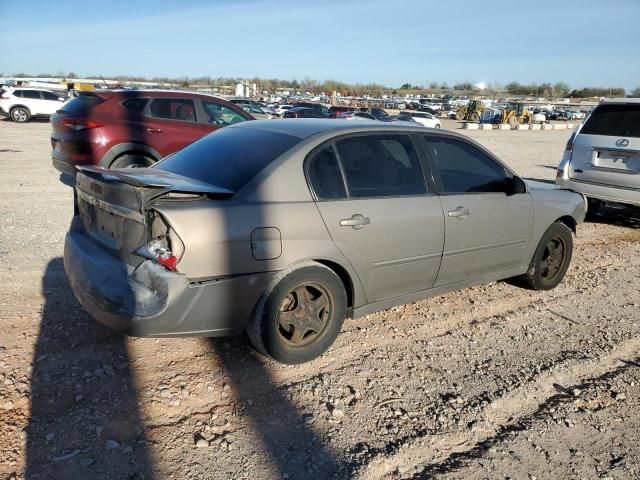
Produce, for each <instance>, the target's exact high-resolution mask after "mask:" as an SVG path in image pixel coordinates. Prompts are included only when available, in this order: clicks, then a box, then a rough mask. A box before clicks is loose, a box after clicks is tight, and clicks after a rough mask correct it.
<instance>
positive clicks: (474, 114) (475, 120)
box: [469, 112, 480, 123]
mask: <svg viewBox="0 0 640 480" xmlns="http://www.w3.org/2000/svg"><path fill="white" fill-rule="evenodd" d="M469 120H471V121H472V122H473V123H479V122H480V114H479V113H478V112H472V113H471V115H469Z"/></svg>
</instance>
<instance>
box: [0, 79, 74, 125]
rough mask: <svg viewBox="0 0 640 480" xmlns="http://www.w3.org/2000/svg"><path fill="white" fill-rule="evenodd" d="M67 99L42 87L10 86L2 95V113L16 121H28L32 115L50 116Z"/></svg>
mask: <svg viewBox="0 0 640 480" xmlns="http://www.w3.org/2000/svg"><path fill="white" fill-rule="evenodd" d="M64 102H65V99H64V98H63V97H61V96H60V95H58V94H57V93H54V92H52V91H50V90H45V89H42V88H27V87H24V88H22V87H21V88H10V89H8V90H5V91H3V92H2V95H0V115H1V116H3V117H9V118H10V119H11V120H13V121H14V122H18V123H24V122H28V121H29V120H30V119H31V118H32V117H48V116H50V115H53V114H54V113H55V112H56V110H58V109H59V108H60V106H62V104H63V103H64Z"/></svg>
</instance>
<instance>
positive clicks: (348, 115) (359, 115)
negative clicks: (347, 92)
mask: <svg viewBox="0 0 640 480" xmlns="http://www.w3.org/2000/svg"><path fill="white" fill-rule="evenodd" d="M336 118H339V119H340V120H377V119H376V117H374V116H373V115H371V114H370V113H367V112H355V111H351V112H344V113H341V114H340V115H338V116H337V117H336Z"/></svg>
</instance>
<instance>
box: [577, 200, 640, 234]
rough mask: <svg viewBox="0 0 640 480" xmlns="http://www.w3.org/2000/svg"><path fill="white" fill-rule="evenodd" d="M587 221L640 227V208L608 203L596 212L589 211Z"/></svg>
mask: <svg viewBox="0 0 640 480" xmlns="http://www.w3.org/2000/svg"><path fill="white" fill-rule="evenodd" d="M585 222H589V223H603V224H607V225H615V226H617V227H626V228H634V229H636V228H640V208H633V207H624V206H621V205H614V204H606V205H604V206H602V207H600V208H599V209H598V210H597V211H595V212H587V218H586V219H585Z"/></svg>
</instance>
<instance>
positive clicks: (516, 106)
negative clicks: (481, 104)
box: [500, 102, 532, 128]
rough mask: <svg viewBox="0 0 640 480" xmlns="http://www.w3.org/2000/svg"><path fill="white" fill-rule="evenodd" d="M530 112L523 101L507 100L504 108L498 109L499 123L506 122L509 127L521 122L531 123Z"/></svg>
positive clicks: (514, 126)
mask: <svg viewBox="0 0 640 480" xmlns="http://www.w3.org/2000/svg"><path fill="white" fill-rule="evenodd" d="M531 117H532V113H531V112H529V110H527V108H526V107H525V106H524V104H523V103H518V102H509V103H508V104H507V106H506V107H505V108H503V109H502V110H501V111H500V123H507V124H509V125H510V126H511V128H516V126H518V125H520V124H521V123H531Z"/></svg>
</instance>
